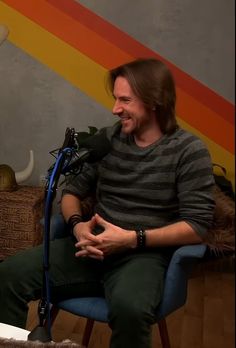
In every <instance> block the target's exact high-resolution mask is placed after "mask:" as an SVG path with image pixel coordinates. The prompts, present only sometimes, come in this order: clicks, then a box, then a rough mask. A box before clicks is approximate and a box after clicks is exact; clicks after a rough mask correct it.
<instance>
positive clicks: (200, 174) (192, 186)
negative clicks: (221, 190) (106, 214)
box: [176, 138, 215, 237]
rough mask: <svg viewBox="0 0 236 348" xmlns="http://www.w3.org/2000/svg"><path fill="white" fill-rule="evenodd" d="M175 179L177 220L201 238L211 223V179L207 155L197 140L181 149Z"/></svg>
mask: <svg viewBox="0 0 236 348" xmlns="http://www.w3.org/2000/svg"><path fill="white" fill-rule="evenodd" d="M176 179H177V194H178V199H179V216H180V219H181V220H183V221H186V222H187V223H188V224H190V225H191V226H192V227H193V228H194V230H195V231H196V232H197V233H198V234H199V235H200V236H201V237H204V236H205V235H206V233H207V230H208V229H209V228H210V227H211V225H212V222H213V214H214V207H215V202H214V198H213V187H214V185H215V180H214V176H213V168H212V162H211V157H210V154H209V152H208V150H207V148H206V146H205V145H204V143H203V142H202V141H201V140H200V139H198V138H194V140H193V141H192V142H191V143H190V144H188V145H187V146H186V147H185V148H184V149H183V151H182V153H181V156H180V159H179V163H178V168H177V177H176Z"/></svg>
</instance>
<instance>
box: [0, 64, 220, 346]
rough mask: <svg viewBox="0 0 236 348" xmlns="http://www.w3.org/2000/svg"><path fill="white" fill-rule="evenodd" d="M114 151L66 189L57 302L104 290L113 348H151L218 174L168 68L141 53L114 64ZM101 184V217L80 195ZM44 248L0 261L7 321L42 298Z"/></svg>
mask: <svg viewBox="0 0 236 348" xmlns="http://www.w3.org/2000/svg"><path fill="white" fill-rule="evenodd" d="M109 87H110V89H111V92H112V94H113V96H114V100H115V102H114V107H113V114H114V115H116V116H118V117H119V122H118V123H116V124H115V125H114V126H113V127H110V128H106V129H105V130H103V131H105V132H106V136H107V137H108V138H109V139H110V141H111V150H110V152H109V153H108V154H107V155H106V156H105V157H104V158H103V159H102V160H101V161H99V163H96V164H85V165H84V166H83V170H82V172H81V173H80V174H79V175H78V176H77V177H75V178H74V179H73V180H72V181H71V183H70V184H69V185H68V186H67V187H66V188H65V190H64V191H63V197H62V201H61V210H62V214H63V216H64V218H65V220H66V222H67V223H68V226H69V227H70V229H71V232H72V236H70V237H67V238H63V239H58V240H55V241H53V242H51V248H50V256H51V257H50V265H51V266H50V279H51V298H52V301H57V300H59V299H64V298H69V297H79V296H95V295H101V294H102V293H103V292H104V294H105V297H106V299H107V302H108V306H109V325H110V327H111V329H112V336H111V342H110V347H111V348H121V347H122V348H133V347H135V348H150V347H151V325H152V324H153V323H155V310H156V308H157V307H158V304H159V303H160V301H161V298H162V291H163V284H164V278H165V271H166V269H167V267H168V263H169V260H170V258H171V255H172V253H173V251H174V250H175V248H177V247H178V246H180V245H184V244H194V243H201V242H202V238H203V236H204V235H205V234H206V233H207V230H208V229H209V227H210V226H211V223H212V219H213V209H214V201H213V198H212V188H213V185H214V179H213V174H212V165H211V160H210V156H209V153H208V151H207V149H206V147H205V146H204V144H203V143H202V142H201V141H200V140H199V139H198V138H197V137H195V136H194V135H192V134H190V133H188V132H186V131H184V130H183V129H180V128H179V127H178V125H177V122H176V117H175V101H176V95H175V85H174V81H173V78H172V75H171V73H170V71H169V70H168V68H167V67H166V66H165V65H164V64H163V63H162V62H160V61H158V60H155V59H138V60H135V61H132V62H130V63H128V64H124V65H122V66H120V67H118V68H116V69H113V70H112V71H110V74H109ZM95 187H96V198H97V203H96V205H95V208H94V210H95V213H94V216H93V217H92V218H91V219H90V220H89V221H83V217H82V210H81V201H82V200H83V199H84V198H85V197H86V196H88V195H89V194H90V193H91V191H92V190H94V188H95ZM41 260H42V248H41V247H40V246H39V247H36V248H34V249H32V250H28V251H24V252H21V253H19V254H17V255H16V256H14V257H11V258H9V259H7V260H6V261H4V262H3V263H2V265H0V277H1V285H0V296H1V300H0V302H1V303H0V304H1V314H0V321H2V322H6V323H9V324H13V325H16V326H22V327H23V326H24V325H25V321H26V316H27V302H28V301H30V300H34V299H37V298H39V297H40V289H41V286H42V274H41V273H42V270H41V262H42V261H41Z"/></svg>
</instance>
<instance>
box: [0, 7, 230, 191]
mask: <svg viewBox="0 0 236 348" xmlns="http://www.w3.org/2000/svg"><path fill="white" fill-rule="evenodd" d="M78 2H80V3H81V4H83V5H84V6H86V7H88V8H90V9H91V10H92V11H94V12H96V13H97V14H99V15H100V16H102V17H103V18H105V19H106V20H108V21H110V22H111V23H113V24H114V25H116V26H117V27H119V28H120V29H122V30H123V31H125V32H127V33H128V34H129V35H131V36H132V37H134V38H135V39H137V40H139V41H141V42H142V43H143V44H144V45H146V46H148V47H149V48H151V49H153V50H155V51H156V52H157V53H159V54H160V55H162V56H163V57H164V58H166V59H168V60H169V61H171V62H172V63H174V64H175V65H177V66H178V67H179V68H181V69H183V70H184V71H185V72H187V73H188V74H190V75H191V76H192V77H194V78H196V79H198V80H200V81H201V82H202V83H204V84H205V85H207V86H208V87H210V88H211V89H213V90H214V91H216V92H217V93H218V94H220V95H222V96H223V97H225V98H226V99H227V100H229V101H232V102H234V92H235V91H234V60H235V46H234V42H235V34H234V25H235V18H234V6H235V5H234V1H233V0H146V1H141V0H119V1H112V0H99V1H97V0H81V1H78ZM91 83H94V81H91ZM0 120H1V122H0V163H6V164H9V165H11V166H12V168H13V169H14V170H16V171H18V170H22V169H23V168H24V166H25V165H26V164H27V161H28V158H29V154H28V151H29V150H30V149H33V150H34V154H35V167H34V171H33V174H32V176H31V178H30V179H29V180H28V181H27V182H26V184H35V185H37V184H38V183H39V177H40V175H41V174H44V173H46V171H47V168H48V167H49V165H50V164H51V163H53V158H52V157H51V156H50V155H49V151H50V150H52V149H54V148H57V147H59V146H60V145H61V144H62V142H63V140H64V133H65V129H66V127H67V126H71V127H75V129H76V130H79V131H82V130H86V129H87V126H89V125H95V126H97V127H101V126H104V125H109V124H112V123H113V121H114V116H112V115H111V113H110V112H109V111H108V110H106V109H104V108H103V107H102V106H101V105H99V104H97V103H96V102H95V101H94V100H92V99H91V98H89V97H87V96H86V95H85V94H84V93H82V92H81V91H80V90H79V89H77V88H75V87H73V86H72V85H71V84H70V83H68V82H67V81H65V80H64V79H63V78H62V77H60V76H59V75H57V74H56V73H55V72H54V71H52V70H50V69H49V68H47V67H46V66H44V65H43V64H41V63H39V62H38V61H37V60H35V59H34V58H32V57H30V56H29V55H28V54H26V53H25V52H24V51H22V50H21V49H20V48H17V47H16V46H14V45H12V44H11V43H10V42H9V41H6V42H4V43H3V45H2V46H1V47H0Z"/></svg>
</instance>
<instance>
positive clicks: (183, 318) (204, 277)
mask: <svg viewBox="0 0 236 348" xmlns="http://www.w3.org/2000/svg"><path fill="white" fill-rule="evenodd" d="M37 324H38V317H37V302H32V303H30V311H29V316H28V323H27V329H28V330H30V331H31V330H32V329H33V328H34V327H35V326H36V325H37ZM84 325H85V319H83V318H79V317H77V316H74V315H72V314H70V313H66V312H64V311H60V312H59V314H58V316H57V318H56V321H55V323H54V325H53V329H52V335H53V339H54V341H62V340H63V339H66V338H69V339H71V340H73V341H76V342H78V343H81V335H82V332H83V328H84ZM167 325H168V330H169V336H170V341H171V348H234V347H235V330H234V326H235V275H234V272H233V271H232V270H231V271H228V270H227V271H225V270H220V271H219V269H218V271H215V270H211V269H210V270H209V267H208V269H204V268H203V269H201V270H200V271H198V272H197V273H196V274H195V275H194V277H192V278H191V279H190V281H189V289H188V300H187V303H186V305H185V306H184V307H182V308H181V309H179V310H177V311H176V312H175V313H173V314H171V315H170V316H169V317H167ZM109 337H110V329H109V327H108V325H106V324H103V323H95V327H94V329H93V333H92V336H91V340H90V344H89V348H108V347H109ZM154 347H155V348H158V347H161V344H160V338H159V333H158V329H157V326H156V325H155V326H153V348H154ZM121 348H122V347H121Z"/></svg>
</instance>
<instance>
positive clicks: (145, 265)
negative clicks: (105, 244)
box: [0, 237, 170, 348]
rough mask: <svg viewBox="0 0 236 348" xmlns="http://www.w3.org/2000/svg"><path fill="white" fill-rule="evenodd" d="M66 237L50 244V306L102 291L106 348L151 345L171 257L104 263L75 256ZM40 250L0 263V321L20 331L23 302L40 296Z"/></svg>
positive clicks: (138, 255) (123, 257)
mask: <svg viewBox="0 0 236 348" xmlns="http://www.w3.org/2000/svg"><path fill="white" fill-rule="evenodd" d="M75 251H76V249H75V247H74V240H73V239H72V238H71V237H67V238H62V239H57V240H54V241H52V242H51V243H50V292H51V302H55V301H59V300H62V299H65V298H71V297H83V296H86V297H88V296H100V295H103V294H104V293H105V296H106V299H107V302H108V306H109V325H110V327H111V329H112V337H111V344H110V347H111V348H149V347H151V325H152V324H153V323H155V310H156V308H157V306H158V304H159V302H160V300H161V297H162V290H163V281H164V276H165V270H166V268H167V265H168V262H169V257H170V254H169V253H168V252H164V250H162V252H161V253H160V252H158V250H149V251H148V250H147V251H145V252H132V253H124V254H119V255H118V254H117V255H115V256H111V257H108V258H107V259H106V260H105V261H97V260H94V259H91V258H76V257H75V255H74V254H75ZM42 254H43V248H42V246H37V247H35V248H32V249H28V250H25V251H22V252H19V253H18V254H16V255H14V256H11V257H9V258H7V259H6V260H5V261H3V262H2V263H0V322H2V323H7V324H10V325H14V326H18V327H22V328H24V327H25V325H26V320H27V312H28V302H29V301H31V300H37V299H39V298H41V289H42V279H43V272H42V260H43V255H42Z"/></svg>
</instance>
